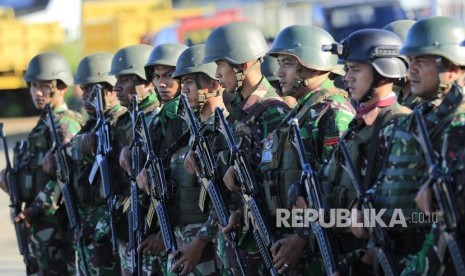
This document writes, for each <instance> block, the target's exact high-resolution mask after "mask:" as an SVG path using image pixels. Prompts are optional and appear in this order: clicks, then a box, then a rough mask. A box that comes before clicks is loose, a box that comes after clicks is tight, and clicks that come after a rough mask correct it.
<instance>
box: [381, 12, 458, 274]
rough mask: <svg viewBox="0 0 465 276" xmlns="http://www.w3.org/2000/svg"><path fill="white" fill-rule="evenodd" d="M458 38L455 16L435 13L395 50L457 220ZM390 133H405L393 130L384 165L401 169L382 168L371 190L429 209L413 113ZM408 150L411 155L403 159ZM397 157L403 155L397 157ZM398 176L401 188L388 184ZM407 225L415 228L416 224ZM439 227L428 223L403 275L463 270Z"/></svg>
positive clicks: (398, 203) (400, 204) (431, 176)
mask: <svg viewBox="0 0 465 276" xmlns="http://www.w3.org/2000/svg"><path fill="white" fill-rule="evenodd" d="M464 39H465V26H464V24H463V23H462V22H461V21H459V20H457V19H453V18H450V17H443V16H437V17H431V18H427V19H422V20H419V21H418V22H416V23H415V24H414V25H413V26H412V27H411V28H410V30H409V31H408V32H407V37H406V40H405V43H404V46H403V47H402V48H401V53H402V54H404V55H407V56H408V57H409V58H410V60H411V62H410V68H409V74H410V77H411V89H412V93H413V94H414V95H415V96H418V97H421V98H422V99H423V100H424V102H423V103H422V104H421V105H420V106H419V107H418V109H419V111H420V112H421V114H422V115H423V116H422V117H423V119H424V122H425V125H426V129H427V132H428V136H429V139H430V140H431V144H432V148H433V151H434V152H435V153H436V154H437V157H436V158H434V157H433V158H434V159H433V160H442V163H437V164H436V165H437V166H438V169H439V170H440V172H439V176H443V177H444V178H445V179H447V180H446V181H447V182H448V184H447V186H448V188H447V189H449V188H450V189H451V190H450V193H451V195H453V198H454V200H455V201H456V203H457V204H458V206H456V210H455V211H457V214H459V216H460V219H462V221H463V218H464V210H465V209H464V206H463V203H464V200H463V183H464V182H463V175H464V169H463V164H464V163H463V153H464V150H463V143H462V142H461V141H463V139H464V126H465V125H464V120H463V118H464V116H465V105H464V104H463V87H461V86H459V85H458V83H457V80H458V79H460V78H461V77H462V76H463V74H464V70H463V66H464V65H465V48H463V47H461V46H460V44H461V43H462V42H463V40H464ZM433 43H434V44H433ZM432 45H434V46H432ZM396 133H406V134H408V135H406V136H401V135H397V136H398V138H397V139H395V140H394V141H393V145H392V150H391V152H390V156H393V157H394V156H395V157H396V158H397V159H396V160H398V161H397V162H394V160H393V161H391V162H388V163H387V165H386V167H387V168H388V169H389V170H390V171H391V170H392V171H399V172H402V174H401V175H399V176H396V175H389V173H388V172H386V177H385V179H384V182H383V185H384V186H385V187H382V186H381V187H380V188H381V189H379V191H377V193H378V194H379V198H380V199H379V201H380V202H385V203H386V204H389V206H393V207H396V208H403V209H404V210H407V211H412V210H415V207H416V206H415V204H414V203H413V199H414V198H415V197H416V201H417V203H418V206H419V207H420V209H421V210H423V211H425V212H426V215H431V214H432V211H433V208H432V206H433V205H432V202H431V201H432V198H433V196H432V191H431V189H432V187H434V186H435V185H438V183H436V182H435V181H436V180H437V178H435V175H436V174H435V173H433V172H432V171H430V169H429V168H428V167H427V166H428V164H427V163H426V161H425V160H426V158H427V154H428V153H427V152H424V150H423V148H424V146H425V140H424V139H423V138H422V136H420V134H419V130H418V122H417V120H416V118H415V117H414V116H411V118H409V119H408V120H406V121H405V124H403V125H402V127H400V128H399V129H398V130H397V131H396ZM394 150H396V151H394ZM408 156H412V158H411V159H407V158H406V157H408ZM430 157H431V156H430ZM438 157H439V158H438ZM390 159H392V158H390ZM401 160H405V161H403V162H401ZM404 162H405V163H404ZM406 166H408V167H406ZM399 181H402V184H403V187H404V188H403V189H395V186H394V184H395V183H399ZM422 184H423V185H422ZM418 189H419V192H418V194H417V195H416V193H417V191H418ZM388 193H389V195H390V196H391V197H390V198H389V199H390V200H389V201H387V200H386V197H387V194H388ZM399 193H402V194H401V196H394V197H392V195H399ZM436 203H437V202H436ZM386 204H385V206H386ZM443 211H444V210H443ZM404 215H405V216H406V217H408V213H407V214H405V212H404ZM411 227H416V228H418V226H417V225H411ZM459 227H461V226H459ZM443 230H444V229H441V222H439V223H434V224H433V227H432V229H431V231H430V233H429V234H428V235H427V237H426V239H425V240H424V243H423V245H422V247H421V251H419V253H418V254H417V255H416V256H415V257H414V258H413V259H412V261H411V262H410V264H409V265H408V267H407V268H406V269H405V270H404V271H403V275H413V274H415V275H419V274H421V275H453V274H457V275H460V274H462V273H463V271H454V270H455V268H454V264H453V263H452V258H451V254H457V253H451V252H448V249H446V245H445V244H446V243H444V242H443V238H444V237H443V235H442V231H443ZM421 237H423V236H421ZM419 238H420V237H419ZM417 240H418V238H417V239H416V240H415V239H413V238H411V239H409V241H408V242H409V244H412V243H413V242H414V241H417ZM420 241H421V240H420ZM459 243H461V246H462V249H463V246H464V241H463V235H461V236H460V235H459ZM403 253H404V254H408V253H411V252H409V251H404V252H403ZM462 261H463V260H462Z"/></svg>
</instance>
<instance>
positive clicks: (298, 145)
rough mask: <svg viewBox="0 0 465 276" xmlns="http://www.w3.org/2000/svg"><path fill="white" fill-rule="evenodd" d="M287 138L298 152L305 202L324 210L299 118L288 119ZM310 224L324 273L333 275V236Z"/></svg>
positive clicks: (335, 266) (319, 188)
mask: <svg viewBox="0 0 465 276" xmlns="http://www.w3.org/2000/svg"><path fill="white" fill-rule="evenodd" d="M288 139H289V142H291V144H292V145H293V146H294V148H295V149H296V150H297V153H298V154H299V160H300V166H301V167H302V175H301V177H300V185H302V186H303V187H305V191H306V196H307V198H306V201H307V204H308V205H309V207H310V208H312V209H315V210H325V211H326V208H325V206H324V205H323V198H322V196H323V192H322V191H321V186H320V183H319V181H318V178H317V176H316V174H315V172H314V171H313V170H312V168H311V166H310V163H309V162H308V160H307V156H306V153H305V147H304V142H303V140H302V136H301V134H300V128H299V120H298V119H296V118H294V119H292V120H291V121H290V125H289V137H288ZM310 225H311V227H312V230H313V233H315V236H316V240H317V242H318V247H319V248H320V252H321V257H322V259H323V264H324V266H325V270H326V274H327V275H333V273H335V272H336V271H337V270H338V267H337V264H338V260H337V254H336V252H334V251H335V250H334V242H333V241H334V238H333V236H332V234H331V232H330V231H329V229H328V228H323V227H321V225H320V224H319V223H318V222H316V221H313V220H312V221H310Z"/></svg>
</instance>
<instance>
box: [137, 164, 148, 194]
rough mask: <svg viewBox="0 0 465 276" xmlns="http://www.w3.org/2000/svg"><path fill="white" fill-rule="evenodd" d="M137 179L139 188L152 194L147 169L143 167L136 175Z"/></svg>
mask: <svg viewBox="0 0 465 276" xmlns="http://www.w3.org/2000/svg"><path fill="white" fill-rule="evenodd" d="M136 181H137V186H138V187H139V189H141V190H142V191H144V192H146V193H147V194H148V195H150V186H149V181H148V179H147V169H146V168H143V169H142V170H141V171H140V173H139V174H138V175H137V177H136Z"/></svg>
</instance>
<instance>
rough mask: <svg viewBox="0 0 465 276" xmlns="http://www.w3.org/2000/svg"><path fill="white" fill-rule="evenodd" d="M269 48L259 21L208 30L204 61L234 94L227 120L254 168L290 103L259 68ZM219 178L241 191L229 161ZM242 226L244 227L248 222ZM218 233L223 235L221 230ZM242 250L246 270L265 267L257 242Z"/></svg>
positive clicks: (234, 219) (236, 216)
mask: <svg viewBox="0 0 465 276" xmlns="http://www.w3.org/2000/svg"><path fill="white" fill-rule="evenodd" d="M244 38H246V39H244ZM267 50H268V47H267V45H266V41H265V39H264V37H263V34H262V33H261V31H260V30H259V29H258V28H257V26H255V25H253V24H252V23H249V22H234V23H229V24H225V25H223V26H220V27H218V28H216V29H215V30H213V31H212V32H211V33H210V35H209V36H208V38H207V42H206V45H205V58H204V60H203V61H204V62H205V63H208V62H215V63H216V65H217V69H216V75H215V76H216V77H217V78H218V79H219V82H220V84H221V85H222V86H223V88H224V89H225V91H226V92H227V93H234V94H235V95H234V98H233V99H232V101H231V109H230V110H229V111H230V113H229V116H228V121H229V123H230V124H231V125H232V126H233V128H232V129H233V132H234V135H235V136H236V138H238V140H240V143H239V144H240V145H241V149H242V150H244V151H245V152H247V154H248V157H249V161H251V163H252V166H253V168H254V169H255V168H257V167H256V166H257V164H258V163H259V156H260V153H261V144H262V142H263V140H264V138H265V137H267V136H268V134H269V133H271V132H272V131H273V130H274V129H275V127H276V126H277V125H278V124H279V122H280V121H281V120H282V119H283V118H284V115H285V113H286V112H287V109H288V107H287V105H286V104H285V103H284V102H283V101H282V99H281V98H280V97H279V95H278V94H277V93H276V91H275V89H274V88H273V87H272V86H271V85H270V83H269V82H268V81H267V80H266V78H264V76H263V75H262V72H261V70H260V63H261V61H262V57H263V56H264V55H265V53H266V51H267ZM223 180H224V182H225V184H226V185H227V186H228V188H229V189H230V190H233V191H235V192H238V191H239V186H238V185H237V184H235V170H234V168H233V167H229V168H228V170H227V171H226V173H225V174H224V177H223ZM235 209H237V208H235ZM242 217H243V212H242V209H241V208H239V209H238V210H237V211H234V212H232V214H231V218H230V224H228V226H226V227H225V228H224V229H223V233H225V234H228V233H229V232H230V231H231V230H232V228H233V227H234V226H235V225H237V224H239V223H240V220H241V218H242ZM244 231H245V232H247V228H244ZM245 232H244V233H245ZM220 238H222V239H224V236H222V235H221V236H220ZM244 238H245V237H244ZM225 244H227V242H226V241H224V240H223V241H220V242H219V244H218V245H217V246H218V247H219V248H223V247H224V246H225ZM243 253H244V256H245V258H243V259H244V261H245V265H246V271H247V275H256V274H257V273H263V271H262V270H263V263H262V261H261V257H260V253H259V251H258V248H257V247H256V244H255V243H250V244H249V246H248V248H247V249H246V250H245V251H244V252H243ZM222 261H223V262H224V261H226V262H225V263H223V265H222V266H223V268H224V269H225V272H224V273H235V272H234V268H235V267H237V264H236V263H235V262H230V261H228V259H227V258H222ZM259 271H262V272H259Z"/></svg>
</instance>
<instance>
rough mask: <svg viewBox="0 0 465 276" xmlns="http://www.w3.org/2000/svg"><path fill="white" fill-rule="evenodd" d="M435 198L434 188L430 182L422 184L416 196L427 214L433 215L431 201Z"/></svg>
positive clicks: (417, 201)
mask: <svg viewBox="0 0 465 276" xmlns="http://www.w3.org/2000/svg"><path fill="white" fill-rule="evenodd" d="M432 200H433V190H432V189H431V187H430V186H429V183H425V184H423V185H422V186H421V188H420V190H419V191H418V193H417V196H416V197H415V202H416V203H417V205H418V207H419V208H420V210H422V211H423V212H425V215H427V216H429V215H431V201H432Z"/></svg>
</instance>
